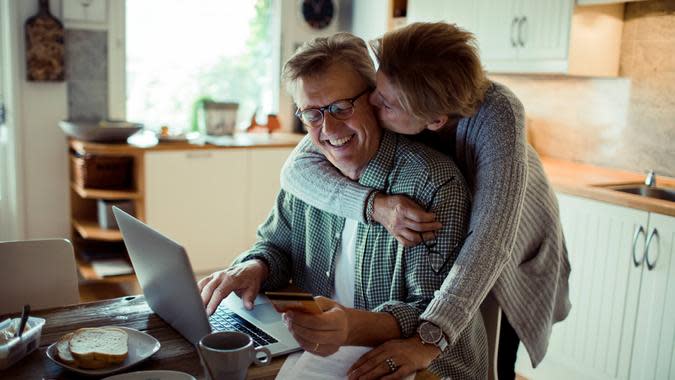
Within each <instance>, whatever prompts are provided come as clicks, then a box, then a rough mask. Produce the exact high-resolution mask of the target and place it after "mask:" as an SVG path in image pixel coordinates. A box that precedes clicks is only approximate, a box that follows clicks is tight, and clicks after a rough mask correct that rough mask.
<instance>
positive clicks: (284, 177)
mask: <svg viewBox="0 0 675 380" xmlns="http://www.w3.org/2000/svg"><path fill="white" fill-rule="evenodd" d="M280 179H281V187H282V188H283V189H284V190H285V191H287V192H289V193H290V194H292V195H293V196H295V197H296V198H299V199H302V200H303V201H304V202H305V203H307V204H309V205H311V206H313V207H316V208H318V209H320V210H323V211H326V212H328V213H330V214H334V215H338V216H341V217H343V218H349V219H353V220H356V221H358V222H361V223H367V221H366V217H365V210H366V206H367V201H368V196H369V195H370V193H371V192H372V191H373V189H370V188H367V187H364V186H362V185H360V184H359V183H358V182H355V181H352V180H351V179H349V178H347V177H345V176H343V175H342V174H340V172H339V171H338V170H337V169H336V168H335V167H334V166H333V165H332V164H331V163H330V162H329V161H328V160H327V159H326V157H325V156H324V155H323V154H322V153H321V152H320V151H319V150H318V149H317V148H316V147H315V146H314V144H312V141H311V140H310V137H309V135H308V136H305V137H304V138H303V139H302V141H301V142H300V143H299V144H298V146H297V147H296V148H295V149H294V150H293V153H291V155H290V157H288V159H287V160H286V163H285V164H284V166H283V168H282V169H281V178H280Z"/></svg>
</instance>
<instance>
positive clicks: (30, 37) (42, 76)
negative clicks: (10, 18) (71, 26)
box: [24, 0, 65, 82]
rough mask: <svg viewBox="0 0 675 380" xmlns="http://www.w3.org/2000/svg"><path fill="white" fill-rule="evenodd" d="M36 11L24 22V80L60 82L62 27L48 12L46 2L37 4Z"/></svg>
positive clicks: (62, 64) (62, 61)
mask: <svg viewBox="0 0 675 380" xmlns="http://www.w3.org/2000/svg"><path fill="white" fill-rule="evenodd" d="M39 4H40V10H39V11H38V13H37V14H36V15H35V16H33V17H31V18H29V19H28V20H26V23H25V25H24V29H25V31H26V76H27V79H28V80H29V81H55V82H56V81H63V80H64V79H65V70H64V60H63V56H64V42H63V37H64V30H63V24H62V23H61V22H60V21H59V20H58V19H56V17H54V16H53V15H52V14H51V13H50V12H49V0H39Z"/></svg>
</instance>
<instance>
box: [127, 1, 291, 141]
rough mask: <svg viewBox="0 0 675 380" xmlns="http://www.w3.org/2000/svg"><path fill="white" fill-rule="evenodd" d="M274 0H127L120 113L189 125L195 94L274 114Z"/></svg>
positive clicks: (242, 122)
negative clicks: (123, 104) (123, 102)
mask: <svg viewBox="0 0 675 380" xmlns="http://www.w3.org/2000/svg"><path fill="white" fill-rule="evenodd" d="M272 1H273V0H236V1H223V0H200V1H190V0H142V1H139V0H134V1H127V2H126V95H127V96H126V118H127V119H128V120H131V121H138V122H142V123H144V124H145V125H146V126H147V127H149V128H152V129H158V128H159V127H160V126H162V125H167V126H169V127H170V128H171V130H172V131H174V132H178V131H186V130H190V129H191V126H192V114H193V106H194V105H195V103H196V102H197V101H198V100H199V99H201V98H211V99H212V100H215V101H228V102H237V103H239V109H238V114H237V121H238V122H237V124H238V128H240V129H241V128H245V126H246V125H248V123H249V121H250V119H251V116H252V115H253V113H254V112H255V111H256V109H257V110H259V111H260V112H261V113H264V114H267V113H276V112H277V110H276V107H277V102H278V100H277V99H276V98H277V96H278V93H277V91H276V90H275V89H276V88H278V87H277V86H275V85H274V83H275V82H276V81H278V79H277V78H278V75H279V74H278V68H277V65H275V64H274V63H273V62H272V59H273V56H274V54H273V50H274V47H275V46H278V45H277V44H278V42H276V41H275V38H278V33H276V32H275V31H273V30H272V29H273V28H272V25H274V23H273V22H272V21H273V20H272V17H273V16H274V15H273V7H272V4H271V3H272Z"/></svg>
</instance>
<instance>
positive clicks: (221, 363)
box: [197, 331, 272, 380]
mask: <svg viewBox="0 0 675 380" xmlns="http://www.w3.org/2000/svg"><path fill="white" fill-rule="evenodd" d="M197 352H198V353H199V357H200V359H201V361H202V366H203V367H204V370H205V371H206V376H207V378H208V379H210V380H224V379H241V380H243V379H245V378H246V374H247V372H248V367H249V366H250V365H251V363H255V364H256V365H259V366H263V365H268V364H270V361H272V354H271V353H270V350H268V349H267V348H265V347H255V346H254V345H253V339H251V337H250V336H248V335H246V334H244V333H242V332H238V331H223V332H216V333H210V334H208V335H205V336H204V337H203V338H202V339H200V340H199V347H198V348H197ZM260 352H262V353H264V354H265V355H264V357H263V358H262V359H259V358H258V357H257V354H258V353H260Z"/></svg>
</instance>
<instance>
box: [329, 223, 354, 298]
mask: <svg viewBox="0 0 675 380" xmlns="http://www.w3.org/2000/svg"><path fill="white" fill-rule="evenodd" d="M358 225H359V222H357V221H355V220H351V219H346V220H345V227H344V228H343V229H342V241H341V243H340V252H339V253H338V255H337V257H336V258H335V291H334V292H333V297H332V298H333V300H335V301H336V302H338V303H339V304H341V305H342V306H345V307H354V270H355V269H354V255H355V253H356V229H357V228H358Z"/></svg>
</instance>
